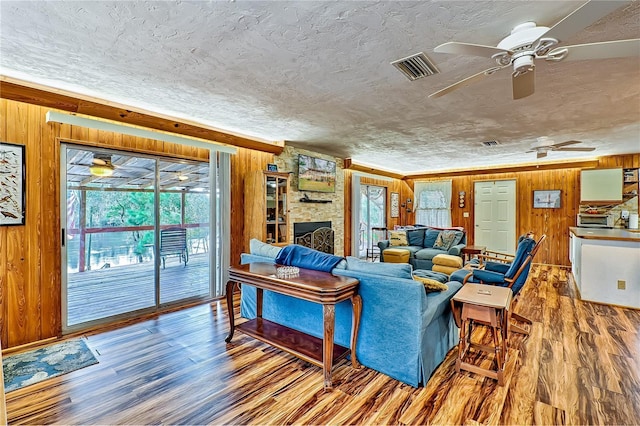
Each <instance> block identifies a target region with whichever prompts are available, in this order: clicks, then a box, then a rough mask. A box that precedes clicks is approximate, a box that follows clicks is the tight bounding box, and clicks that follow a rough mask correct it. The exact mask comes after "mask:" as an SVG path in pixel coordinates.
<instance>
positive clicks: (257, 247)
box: [249, 238, 282, 259]
mask: <svg viewBox="0 0 640 426" xmlns="http://www.w3.org/2000/svg"><path fill="white" fill-rule="evenodd" d="M280 250H282V247H276V246H272V245H271V244H267V243H263V242H262V241H260V240H256V239H255V238H253V239H251V241H249V252H250V253H251V254H255V255H258V256H265V257H270V258H272V259H275V258H276V256H278V253H280Z"/></svg>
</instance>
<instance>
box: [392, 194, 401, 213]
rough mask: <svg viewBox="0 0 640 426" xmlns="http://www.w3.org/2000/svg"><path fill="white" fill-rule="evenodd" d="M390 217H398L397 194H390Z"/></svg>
mask: <svg viewBox="0 0 640 426" xmlns="http://www.w3.org/2000/svg"><path fill="white" fill-rule="evenodd" d="M390 212H391V217H399V216H400V194H399V193H397V192H392V193H391V209H390Z"/></svg>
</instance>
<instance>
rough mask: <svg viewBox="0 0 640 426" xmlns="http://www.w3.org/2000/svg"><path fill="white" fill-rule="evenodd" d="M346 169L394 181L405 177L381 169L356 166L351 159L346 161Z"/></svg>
mask: <svg viewBox="0 0 640 426" xmlns="http://www.w3.org/2000/svg"><path fill="white" fill-rule="evenodd" d="M344 168H345V169H348V170H353V171H354V172H363V173H369V174H374V175H379V176H384V177H390V178H392V179H402V178H403V177H404V175H402V174H400V173H394V172H390V171H387V170H380V169H376V168H374V167H370V166H365V165H362V164H355V163H354V162H353V160H352V159H351V158H345V159H344Z"/></svg>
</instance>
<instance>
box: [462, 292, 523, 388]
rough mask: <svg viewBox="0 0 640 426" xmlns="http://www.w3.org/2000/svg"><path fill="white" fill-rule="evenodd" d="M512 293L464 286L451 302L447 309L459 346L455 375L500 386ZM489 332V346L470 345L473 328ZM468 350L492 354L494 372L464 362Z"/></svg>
mask: <svg viewBox="0 0 640 426" xmlns="http://www.w3.org/2000/svg"><path fill="white" fill-rule="evenodd" d="M512 298H513V292H512V291H511V289H510V288H508V287H498V286H493V285H485V284H470V283H468V284H465V285H464V286H462V288H461V289H460V291H458V292H457V293H456V294H455V295H454V296H453V298H452V299H451V308H452V309H453V316H454V319H455V321H456V325H457V326H458V327H460V343H459V344H458V359H457V360H456V371H457V372H458V373H459V372H460V370H466V371H470V372H472V373H477V374H482V375H484V376H487V377H490V378H492V379H496V380H498V384H499V385H500V386H503V385H504V366H505V363H506V361H507V345H508V340H509V339H508V337H509V320H510V319H511V313H510V312H511V299H512ZM474 323H478V324H482V325H486V326H488V327H490V328H491V331H492V334H493V346H487V345H481V344H478V343H474V342H472V341H471V332H472V329H473V324H474ZM470 348H475V349H480V350H483V351H485V352H493V353H495V361H496V369H495V370H489V369H486V368H482V367H478V366H476V365H474V364H471V363H469V362H466V361H465V356H466V355H467V352H468V351H469V349H470Z"/></svg>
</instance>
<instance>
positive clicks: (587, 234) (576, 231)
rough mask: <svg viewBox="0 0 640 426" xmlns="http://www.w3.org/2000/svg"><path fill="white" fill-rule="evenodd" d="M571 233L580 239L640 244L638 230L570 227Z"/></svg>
mask: <svg viewBox="0 0 640 426" xmlns="http://www.w3.org/2000/svg"><path fill="white" fill-rule="evenodd" d="M569 232H571V233H572V234H573V235H575V236H576V237H578V238H584V239H587V240H614V241H632V242H640V230H638V229H631V230H629V229H601V228H578V227H573V226H572V227H570V228H569Z"/></svg>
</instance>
